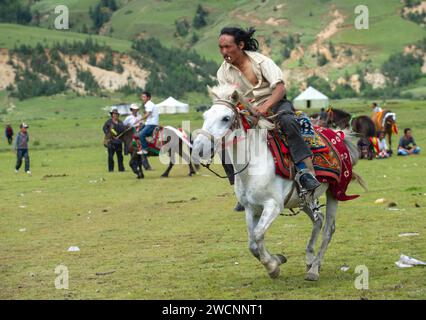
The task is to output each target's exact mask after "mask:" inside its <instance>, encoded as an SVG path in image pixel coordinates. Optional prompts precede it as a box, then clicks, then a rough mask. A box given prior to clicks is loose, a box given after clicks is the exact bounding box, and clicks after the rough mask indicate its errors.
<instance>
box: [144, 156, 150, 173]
mask: <svg viewBox="0 0 426 320" xmlns="http://www.w3.org/2000/svg"><path fill="white" fill-rule="evenodd" d="M142 165H143V167H144V168H145V170H152V168H151V165H150V164H149V162H148V157H147V156H146V155H142Z"/></svg>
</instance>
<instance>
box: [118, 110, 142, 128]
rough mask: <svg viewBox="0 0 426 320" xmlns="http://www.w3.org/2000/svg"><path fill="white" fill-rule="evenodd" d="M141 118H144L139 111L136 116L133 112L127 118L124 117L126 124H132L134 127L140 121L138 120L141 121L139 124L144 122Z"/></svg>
mask: <svg viewBox="0 0 426 320" xmlns="http://www.w3.org/2000/svg"><path fill="white" fill-rule="evenodd" d="M140 120H142V116H141V115H140V114H139V113H137V114H136V117H135V116H134V115H133V114H131V115H130V116H128V117H127V118H126V119H124V121H123V124H124V125H125V126H132V127H134V126H135V123H136V122H138V121H139V122H138V124H137V125H140V124H142V121H140Z"/></svg>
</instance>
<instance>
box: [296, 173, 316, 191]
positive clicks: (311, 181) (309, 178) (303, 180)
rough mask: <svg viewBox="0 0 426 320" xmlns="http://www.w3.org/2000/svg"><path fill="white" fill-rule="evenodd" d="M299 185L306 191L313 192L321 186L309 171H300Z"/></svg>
mask: <svg viewBox="0 0 426 320" xmlns="http://www.w3.org/2000/svg"><path fill="white" fill-rule="evenodd" d="M299 183H300V184H301V186H302V187H303V188H304V189H306V190H307V191H313V190H315V189H316V188H318V187H319V186H320V185H321V183H320V182H319V181H318V180H317V179H316V178H315V176H314V175H313V174H312V173H311V172H310V171H309V170H301V171H300V177H299Z"/></svg>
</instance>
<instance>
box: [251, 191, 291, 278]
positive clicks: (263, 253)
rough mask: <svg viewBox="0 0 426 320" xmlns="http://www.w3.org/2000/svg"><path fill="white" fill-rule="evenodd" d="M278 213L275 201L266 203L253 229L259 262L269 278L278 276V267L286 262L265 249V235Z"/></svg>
mask: <svg viewBox="0 0 426 320" xmlns="http://www.w3.org/2000/svg"><path fill="white" fill-rule="evenodd" d="M280 211H281V210H280V206H279V205H278V203H277V202H276V201H275V200H273V199H270V200H268V201H266V202H265V204H264V206H263V212H262V215H261V216H260V219H259V222H258V224H257V226H256V227H255V228H254V240H255V242H256V244H257V247H258V250H259V256H260V262H262V264H263V265H264V267H265V268H266V270H267V271H268V274H269V276H270V277H271V278H276V277H278V276H279V274H280V265H281V264H282V263H284V262H286V261H287V260H286V258H285V257H284V256H283V255H271V254H270V253H269V252H268V250H266V247H265V233H266V231H267V230H268V229H269V227H270V226H271V224H272V222H273V221H274V220H275V218H276V217H277V216H278V215H279V214H280Z"/></svg>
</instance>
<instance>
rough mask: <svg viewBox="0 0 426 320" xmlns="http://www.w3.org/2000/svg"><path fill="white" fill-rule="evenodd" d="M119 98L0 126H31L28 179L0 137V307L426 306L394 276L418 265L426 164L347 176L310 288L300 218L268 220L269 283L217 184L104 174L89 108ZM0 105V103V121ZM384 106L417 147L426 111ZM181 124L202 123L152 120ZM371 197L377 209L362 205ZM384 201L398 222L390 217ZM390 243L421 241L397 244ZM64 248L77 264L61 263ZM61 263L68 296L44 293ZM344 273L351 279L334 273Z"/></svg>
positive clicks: (7, 118)
mask: <svg viewBox="0 0 426 320" xmlns="http://www.w3.org/2000/svg"><path fill="white" fill-rule="evenodd" d="M198 98H199V97H198ZM119 99H121V98H106V99H101V98H82V97H73V96H58V97H51V98H37V99H31V100H27V101H25V102H18V101H14V103H15V105H16V108H15V109H13V111H12V112H11V113H7V114H5V113H4V112H2V114H0V117H1V119H2V123H5V122H11V123H12V125H13V126H14V128H15V129H16V127H17V125H18V123H19V122H20V121H22V120H25V121H28V122H29V125H30V129H29V132H30V135H31V142H30V146H31V150H30V156H31V170H32V172H33V175H32V176H31V177H30V176H27V175H26V174H24V173H23V172H22V171H21V172H20V173H19V174H15V173H14V162H15V155H14V154H13V153H12V152H11V151H10V148H9V147H8V146H7V145H6V143H5V141H4V138H2V140H1V147H0V158H1V161H0V175H1V177H2V178H1V182H2V183H1V184H0V197H1V199H2V202H1V203H0V213H1V214H0V219H1V220H0V221H1V222H0V232H1V234H2V238H1V241H0V251H1V255H0V298H3V299H46V298H47V299H102V298H106V299H360V298H361V297H362V298H368V299H424V298H426V290H425V288H426V279H425V277H424V269H422V268H420V267H415V268H411V269H398V268H397V267H396V266H395V264H394V262H395V261H397V260H398V258H399V255H400V254H401V253H403V254H407V255H410V256H414V257H416V258H418V259H421V260H426V246H425V244H426V241H425V240H426V238H425V237H426V234H425V233H424V230H425V227H426V225H425V217H424V216H425V214H426V211H425V207H426V196H425V194H426V182H425V181H426V171H425V160H424V154H422V155H419V156H416V157H415V156H413V157H409V158H399V157H393V158H391V159H389V160H382V161H379V160H374V161H361V162H360V163H359V165H358V166H357V167H356V171H357V172H358V173H360V174H361V175H362V176H363V177H364V178H365V180H366V181H367V183H368V185H369V191H368V192H365V191H363V190H362V189H361V188H360V187H359V186H357V185H352V186H351V187H350V190H349V193H358V194H361V197H360V198H359V199H357V200H354V201H350V202H347V203H341V205H340V208H339V213H338V218H337V226H336V227H337V228H336V233H335V234H334V238H333V241H332V243H331V245H330V247H329V249H328V251H327V254H326V256H325V261H324V263H323V266H322V272H321V278H320V280H319V282H316V283H312V282H306V281H305V280H304V272H305V266H304V249H305V245H306V241H307V239H308V236H309V234H310V230H311V225H310V222H309V219H308V218H307V217H306V216H304V215H300V216H296V217H281V216H280V217H278V218H277V220H276V222H275V223H274V224H273V226H272V227H271V229H270V231H269V232H268V234H267V237H266V243H267V245H268V248H269V249H270V251H271V252H283V253H285V255H286V256H287V257H288V259H289V261H288V263H287V264H285V265H283V266H282V269H281V276H280V277H279V278H278V279H276V280H271V279H270V278H269V277H268V276H267V274H266V272H265V270H264V268H263V267H262V266H261V265H260V264H259V263H258V261H257V260H256V259H254V258H253V257H252V256H251V254H250V252H249V251H248V248H247V243H246V242H247V241H246V238H247V237H246V228H245V221H244V214H242V213H235V212H233V211H232V208H233V206H234V204H235V198H234V196H233V190H232V188H231V187H230V186H229V185H228V183H227V182H226V181H224V180H221V179H218V178H216V177H214V176H212V175H210V174H209V173H208V172H207V171H205V170H202V171H200V172H199V174H197V175H196V176H195V177H192V178H190V177H188V176H187V168H186V167H184V166H178V167H176V168H175V169H174V170H173V171H172V173H171V177H170V178H169V179H162V178H160V177H159V176H160V174H161V173H162V171H163V170H164V169H165V165H163V164H161V163H160V162H159V161H158V158H155V159H152V158H151V162H152V166H153V167H154V169H155V170H154V171H150V172H147V173H146V179H144V180H136V179H135V176H134V175H133V173H131V172H130V170H129V169H128V167H127V171H126V172H124V173H118V172H114V173H108V172H107V161H106V160H107V155H106V153H105V148H104V147H103V146H102V145H101V140H102V134H101V126H102V124H103V122H104V121H105V120H106V118H107V115H106V112H105V111H102V110H101V108H102V107H104V106H105V105H110V104H111V103H113V102H115V101H116V100H119ZM199 99H200V98H199ZM4 101H5V100H4V96H1V95H0V110H1V109H2V108H3V110H4V107H5V106H4V105H3V104H4ZM368 103H370V101H360V100H346V101H335V102H333V104H334V105H335V107H340V108H345V109H347V110H349V111H351V112H355V113H358V114H360V113H368V111H369V108H368ZM386 106H387V107H388V108H390V109H392V110H393V111H395V112H396V113H397V116H398V124H399V127H400V130H402V129H403V128H404V127H407V126H410V127H411V128H413V132H414V135H415V137H416V140H417V142H418V144H419V145H420V146H423V147H424V146H426V129H425V127H426V120H425V119H424V112H425V105H424V102H420V101H407V100H402V101H388V102H387V105H386ZM182 120H191V124H192V127H193V128H194V129H195V128H196V127H199V126H200V125H201V121H202V120H201V115H200V114H197V113H195V112H194V113H190V114H188V115H185V116H180V115H168V116H161V122H162V124H172V125H175V126H177V125H179V123H180V122H181V121H182ZM77 124H78V125H77ZM35 141H38V145H36V146H34V144H35ZM396 143H397V140H396V139H395V138H394V144H396ZM218 170H219V168H218ZM377 198H385V199H386V202H385V203H384V204H374V201H375V200H376V199H377ZM390 201H393V202H396V203H397V208H399V209H400V210H399V211H389V210H388V208H387V205H388V203H389V202H390ZM416 203H417V204H418V205H420V208H418V207H416V206H415V204H416ZM22 229H25V231H20V230H22ZM402 232H419V233H420V235H419V236H415V237H399V236H398V235H399V234H400V233H402ZM70 246H78V247H79V248H80V250H81V251H80V252H67V249H68V248H69V247H70ZM60 264H63V265H65V266H67V267H68V269H69V290H57V289H55V286H54V281H55V277H56V274H55V272H54V270H55V268H56V267H57V266H58V265H60ZM343 264H347V265H349V266H350V269H349V271H347V272H342V271H340V267H341V266H342V265H343ZM357 265H365V266H367V267H368V270H369V290H363V291H359V290H357V289H355V287H354V280H355V278H356V276H357V275H356V274H355V273H354V270H355V267H356V266H357ZM108 272H112V273H108ZM97 273H108V274H105V275H97Z"/></svg>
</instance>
